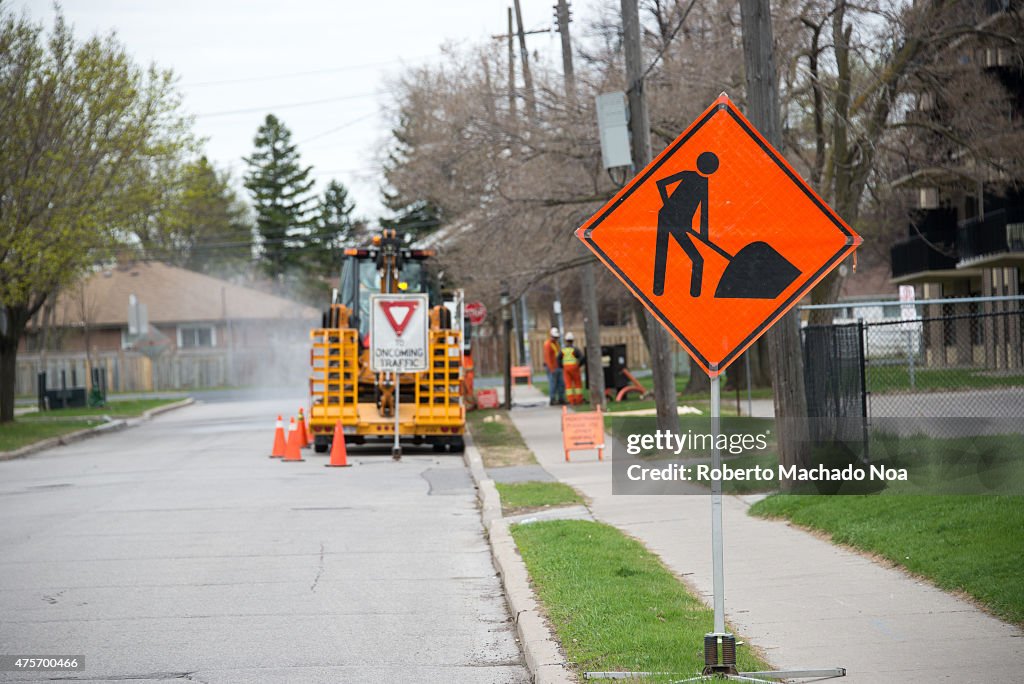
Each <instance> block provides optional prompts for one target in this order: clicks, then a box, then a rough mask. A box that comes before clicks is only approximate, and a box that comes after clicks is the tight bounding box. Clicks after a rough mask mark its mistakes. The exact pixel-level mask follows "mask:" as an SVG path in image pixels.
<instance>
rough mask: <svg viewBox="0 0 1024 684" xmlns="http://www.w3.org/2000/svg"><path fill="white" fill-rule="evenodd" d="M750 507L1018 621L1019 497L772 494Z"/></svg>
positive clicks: (1023, 500) (1022, 539)
mask: <svg viewBox="0 0 1024 684" xmlns="http://www.w3.org/2000/svg"><path fill="white" fill-rule="evenodd" d="M750 514H751V515H758V516H761V517H773V518H785V519H787V520H790V521H792V522H794V523H796V524H797V525H802V526H804V527H809V528H812V529H815V530H820V531H822V532H826V533H828V534H830V535H831V537H832V541H834V542H837V543H840V544H848V545H850V546H852V547H855V548H857V549H861V550H863V551H867V552H869V553H873V554H877V555H879V556H882V557H884V558H886V559H887V560H889V561H892V562H893V563H895V564H897V565H899V566H901V567H903V568H906V569H907V570H909V571H910V572H912V573H914V574H917V575H920V576H923V577H926V578H928V579H929V580H931V581H932V582H934V583H935V584H936V585H937V586H939V587H941V588H942V589H945V590H947V591H953V592H964V593H965V594H967V595H968V596H970V597H972V598H974V599H976V600H977V601H978V602H979V603H980V604H982V605H983V606H985V607H986V608H987V609H989V610H990V611H992V612H993V613H994V614H995V615H998V616H999V617H1001V618H1003V619H1005V620H1008V621H1010V622H1013V623H1015V624H1017V625H1024V573H1022V572H1021V567H1020V563H1021V558H1024V535H1022V534H1021V530H1024V497H1019V496H1016V497H1015V496H982V495H965V496H955V495H943V496H911V495H901V496H793V495H776V496H771V497H769V498H767V499H764V500H763V501H760V502H758V503H757V504H755V505H754V506H752V507H751V508H750Z"/></svg>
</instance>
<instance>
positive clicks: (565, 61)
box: [555, 0, 576, 102]
mask: <svg viewBox="0 0 1024 684" xmlns="http://www.w3.org/2000/svg"><path fill="white" fill-rule="evenodd" d="M555 18H556V19H557V20H558V33H559V34H560V35H561V36H562V75H563V77H564V78H565V95H566V97H568V98H569V100H570V101H571V102H575V101H576V70H575V69H574V68H573V66H572V37H571V36H570V35H569V3H568V2H566V0H558V4H557V5H555Z"/></svg>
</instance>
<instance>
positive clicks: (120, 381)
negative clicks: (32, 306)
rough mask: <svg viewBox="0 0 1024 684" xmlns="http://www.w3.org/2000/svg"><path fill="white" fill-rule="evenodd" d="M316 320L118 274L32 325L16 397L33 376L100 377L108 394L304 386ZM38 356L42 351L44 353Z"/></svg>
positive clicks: (289, 309)
mask: <svg viewBox="0 0 1024 684" xmlns="http://www.w3.org/2000/svg"><path fill="white" fill-rule="evenodd" d="M319 321H320V312H319V311H317V310H316V309H314V308H312V307H308V306H304V305H302V304H299V303H297V302H294V301H291V300H289V299H286V298H283V297H279V296H276V295H272V294H268V293H265V292H261V291H259V290H256V289H253V288H249V287H244V286H242V285H237V284H235V283H231V282H228V281H225V280H220V279H218V278H213V277H211V276H208V275H204V274H202V273H196V272H193V271H188V270H185V269H182V268H177V267H175V266H170V265H167V264H163V263H159V262H140V263H129V264H119V265H117V266H115V267H112V268H109V269H105V270H101V271H96V272H94V273H92V274H90V275H89V276H87V277H86V278H84V279H83V280H82V281H80V282H79V283H76V284H74V285H72V286H71V287H69V288H67V289H66V290H65V291H64V292H62V293H61V294H60V296H59V297H58V299H57V301H56V303H55V305H54V307H53V309H52V311H50V312H49V313H43V312H40V314H39V315H38V316H37V317H36V319H35V320H34V321H33V323H32V325H30V327H29V330H28V331H27V332H26V335H25V337H24V338H23V340H22V343H21V348H20V350H19V353H18V392H19V394H34V393H35V390H36V374H37V373H38V372H40V371H48V376H49V377H48V385H49V386H50V387H58V386H59V383H60V380H59V378H60V372H61V371H64V382H66V383H67V384H68V385H79V386H84V385H85V384H86V383H85V378H87V377H90V373H91V370H92V369H93V368H102V369H103V372H104V373H105V374H106V379H107V386H108V387H109V388H110V389H111V390H114V391H145V390H152V389H194V388H202V387H217V386H225V385H231V386H237V385H267V384H272V385H281V384H293V383H298V384H301V383H302V382H303V381H304V379H305V376H306V375H308V357H309V330H310V328H312V327H314V326H316V325H318V324H319ZM44 347H45V349H44Z"/></svg>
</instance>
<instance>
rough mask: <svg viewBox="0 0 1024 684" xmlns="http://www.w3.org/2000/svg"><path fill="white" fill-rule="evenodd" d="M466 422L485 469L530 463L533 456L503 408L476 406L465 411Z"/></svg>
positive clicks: (534, 462)
mask: <svg viewBox="0 0 1024 684" xmlns="http://www.w3.org/2000/svg"><path fill="white" fill-rule="evenodd" d="M466 425H467V427H468V428H469V432H470V434H471V435H473V443H474V444H475V445H476V447H477V448H478V449H479V450H480V457H481V458H482V459H483V462H484V467H485V468H501V467H504V466H514V465H534V464H536V463H537V459H536V458H534V456H533V452H532V451H530V448H529V447H527V446H526V442H524V441H523V437H522V435H520V434H519V430H517V429H516V426H515V425H513V424H512V421H511V420H509V417H508V411H506V410H504V409H477V410H475V411H467V412H466Z"/></svg>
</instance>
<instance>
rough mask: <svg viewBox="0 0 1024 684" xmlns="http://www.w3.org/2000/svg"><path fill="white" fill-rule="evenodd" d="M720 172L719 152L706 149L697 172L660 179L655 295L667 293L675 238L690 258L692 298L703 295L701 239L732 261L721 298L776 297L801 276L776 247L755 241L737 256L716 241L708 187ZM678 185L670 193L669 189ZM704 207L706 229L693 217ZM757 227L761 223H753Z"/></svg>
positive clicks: (720, 284)
mask: <svg viewBox="0 0 1024 684" xmlns="http://www.w3.org/2000/svg"><path fill="white" fill-rule="evenodd" d="M717 170H718V155H716V154H715V153H714V152H702V153H701V154H700V156H698V157H697V170H696V171H680V172H679V173H674V174H672V175H671V176H666V177H665V178H662V179H660V180H658V181H657V186H658V192H659V193H660V194H661V202H662V206H661V209H660V210H658V242H657V245H656V247H655V250H654V294H655V295H656V296H659V297H660V296H661V295H663V294H664V293H665V267H666V266H667V262H668V248H669V238H670V237H671V238H673V239H675V241H676V244H678V245H679V246H680V247H682V249H683V251H684V252H685V253H686V256H687V258H688V259H689V260H690V263H691V269H690V296H691V297H700V293H701V291H702V290H703V284H704V283H703V280H704V256H703V255H702V254H701V253H700V250H699V249H698V247H697V244H696V241H698V240H699V241H700V242H701V243H702V244H703V245H705V246H706V247H708V248H710V249H712V250H714V251H715V252H717V253H718V254H720V255H721V256H722V257H723V258H724V259H725V260H726V261H727V262H728V265H727V266H726V267H725V272H724V273H722V278H721V280H719V282H718V286H717V287H716V288H715V297H716V298H718V299H775V298H776V297H778V296H779V295H780V294H781V293H782V291H783V290H785V289H786V288H787V287H788V286H789V285H790V283H792V282H793V281H794V280H796V278H797V276H799V275H800V271H799V269H797V268H796V266H794V265H793V264H791V263H789V261H787V260H786V259H785V258H784V257H783V256H782V255H781V254H779V253H778V252H777V251H775V249H773V248H772V247H771V245H769V244H767V243H765V242H752V243H750V244H749V245H747V246H745V247H743V248H742V249H741V250H740V251H738V252H736V254H735V255H731V254H729V253H728V252H726V251H725V250H724V249H722V248H721V247H719V246H718V245H716V244H715V243H714V242H712V240H711V235H710V233H709V225H711V224H710V218H709V213H710V212H709V211H708V204H709V202H708V186H709V180H710V178H711V176H712V174H714V173H715V171H717ZM673 184H675V188H674V189H673V190H672V192H671V193H669V190H668V188H669V187H670V186H672V185H673ZM698 210H699V211H700V228H699V229H698V230H697V231H696V232H695V231H694V229H693V216H694V214H696V213H697V211H698ZM750 228H751V229H754V228H756V226H751V227H750Z"/></svg>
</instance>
